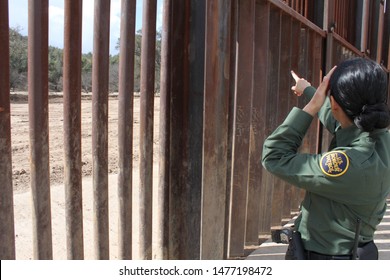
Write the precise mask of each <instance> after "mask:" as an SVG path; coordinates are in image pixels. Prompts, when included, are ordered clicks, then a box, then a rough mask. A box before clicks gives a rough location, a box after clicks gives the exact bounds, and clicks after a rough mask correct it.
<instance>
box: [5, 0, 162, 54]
mask: <svg viewBox="0 0 390 280" xmlns="http://www.w3.org/2000/svg"><path fill="white" fill-rule="evenodd" d="M64 1H66V0H49V45H50V46H53V47H58V48H63V46H64ZM8 3H9V4H8V5H9V26H10V27H12V28H16V27H18V28H20V29H21V33H22V34H23V35H27V33H28V26H27V23H28V19H27V15H28V0H10V1H8ZM162 6H163V5H162V0H157V24H156V25H157V29H160V28H161V26H162ZM120 8H121V0H111V8H110V9H111V19H110V54H112V55H115V54H117V53H118V51H117V50H116V49H115V46H116V43H117V41H118V38H119V35H120ZM142 8H143V1H142V0H137V11H136V30H139V29H141V27H142ZM93 16H94V0H83V30H82V32H83V39H82V52H83V53H89V52H92V50H93Z"/></svg>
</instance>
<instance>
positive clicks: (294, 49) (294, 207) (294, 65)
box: [290, 20, 302, 214]
mask: <svg viewBox="0 0 390 280" xmlns="http://www.w3.org/2000/svg"><path fill="white" fill-rule="evenodd" d="M300 32H301V26H300V23H299V22H298V21H296V20H293V21H292V26H291V38H292V40H291V54H292V55H291V69H292V70H294V71H295V72H296V73H299V60H300V57H299V55H297V54H298V53H299V50H300V49H301V44H300V40H299V39H298V38H299V37H300ZM299 75H302V74H301V73H299ZM291 82H292V84H293V83H294V82H293V81H291ZM290 96H291V98H290V107H293V106H297V105H298V100H299V99H300V98H296V96H295V95H294V94H290ZM300 193H301V190H300V189H298V188H297V187H295V186H294V187H293V189H292V199H291V212H292V214H296V213H297V212H298V211H299V205H300V203H301V196H300Z"/></svg>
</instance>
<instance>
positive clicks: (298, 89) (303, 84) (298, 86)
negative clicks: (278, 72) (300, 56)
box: [291, 70, 311, 96]
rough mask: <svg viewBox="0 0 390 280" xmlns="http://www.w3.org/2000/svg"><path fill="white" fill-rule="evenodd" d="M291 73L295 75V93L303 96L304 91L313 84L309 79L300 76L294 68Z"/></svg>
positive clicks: (293, 87) (293, 89) (293, 88)
mask: <svg viewBox="0 0 390 280" xmlns="http://www.w3.org/2000/svg"><path fill="white" fill-rule="evenodd" d="M291 75H292V76H293V78H294V80H295V86H292V87H291V90H292V91H294V93H295V94H296V95H297V96H301V95H302V93H303V91H304V90H305V88H307V87H309V86H311V84H310V83H309V82H308V81H306V80H305V79H302V78H300V77H298V75H297V74H295V72H294V71H292V70H291Z"/></svg>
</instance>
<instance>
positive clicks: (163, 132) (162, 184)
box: [154, 0, 173, 259]
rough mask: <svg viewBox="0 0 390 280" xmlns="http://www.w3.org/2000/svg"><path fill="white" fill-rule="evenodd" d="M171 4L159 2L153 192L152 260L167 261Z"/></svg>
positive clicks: (170, 2)
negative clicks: (156, 160) (157, 135)
mask: <svg viewBox="0 0 390 280" xmlns="http://www.w3.org/2000/svg"><path fill="white" fill-rule="evenodd" d="M172 4H173V2H172V0H164V2H163V5H164V6H163V26H162V42H161V74H160V81H161V82H160V127H159V133H160V138H159V143H160V149H159V182H158V188H157V209H156V210H157V211H156V220H157V224H156V227H157V229H156V232H157V234H156V249H155V252H154V253H155V258H156V259H169V185H170V179H169V164H170V158H169V154H170V131H171V129H170V115H171V114H170V113H171V106H170V105H171V94H170V90H171V79H170V77H171V76H170V73H171V71H172V70H171V69H172V63H171V57H172V51H171V41H172V39H173V38H172V27H171V19H172Z"/></svg>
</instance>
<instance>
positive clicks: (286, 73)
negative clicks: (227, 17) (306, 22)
mask: <svg viewBox="0 0 390 280" xmlns="http://www.w3.org/2000/svg"><path fill="white" fill-rule="evenodd" d="M291 22H292V18H291V16H289V15H286V14H283V13H282V15H281V26H280V33H281V34H288V35H287V36H283V35H282V36H281V38H280V60H279V61H280V64H279V65H280V66H279V73H280V74H279V75H280V78H279V84H280V87H279V92H278V93H277V94H278V95H279V100H278V104H279V106H278V108H280V109H281V111H280V112H278V115H279V121H278V125H279V124H281V123H282V122H283V120H284V119H285V118H286V116H287V114H288V112H289V111H290V107H289V99H290V97H291V96H292V95H293V93H292V92H291V85H292V79H291V74H290V70H291V56H292V53H291V40H293V38H291V36H289V35H290V34H291V25H292V23H291ZM291 190H292V187H291V186H290V185H289V184H287V183H285V182H284V183H283V193H282V194H281V198H280V199H281V204H280V207H281V208H282V211H281V213H280V221H279V225H283V224H284V223H285V222H288V221H289V220H290V219H291V193H292V191H291Z"/></svg>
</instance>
